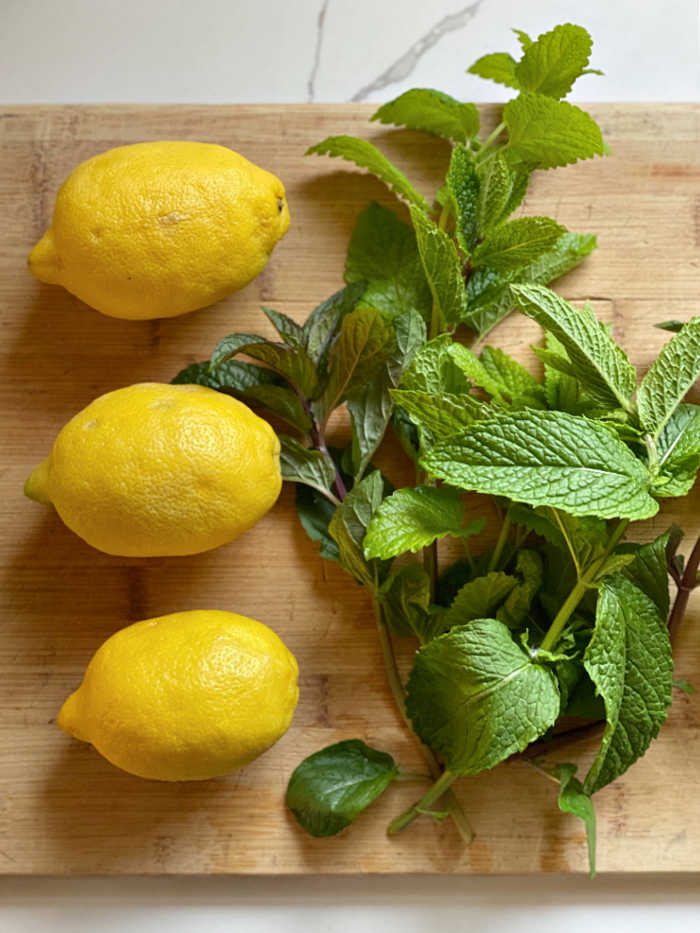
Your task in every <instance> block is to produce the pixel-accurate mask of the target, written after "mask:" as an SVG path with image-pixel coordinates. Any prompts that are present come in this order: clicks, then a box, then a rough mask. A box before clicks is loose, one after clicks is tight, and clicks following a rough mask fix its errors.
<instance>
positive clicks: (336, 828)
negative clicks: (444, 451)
mask: <svg viewBox="0 0 700 933" xmlns="http://www.w3.org/2000/svg"><path fill="white" fill-rule="evenodd" d="M398 773H399V769H398V768H397V767H396V764H395V762H394V759H393V758H392V757H391V755H387V753H386V752H380V751H377V749H376V748H370V747H369V745H365V743H364V742H361V741H360V740H359V739H348V740H346V741H345V742H337V743H336V744H335V745H328V746H327V747H326V748H323V749H321V751H319V752H316V753H315V754H313V755H309V757H308V758H305V759H304V760H303V761H302V763H301V764H300V765H298V766H297V768H296V769H295V770H294V772H293V773H292V776H291V778H290V779H289V784H288V786H287V797H286V803H287V806H288V807H289V809H290V810H291V811H292V813H293V814H294V816H295V817H296V818H297V820H298V821H299V823H300V824H301V826H302V827H303V828H304V829H305V830H306V832H307V833H310V835H312V836H334V835H335V834H336V833H339V832H340V831H341V830H342V829H345V827H346V826H349V825H350V824H351V823H352V822H353V820H354V819H355V818H356V817H357V816H358V815H359V814H360V813H361V812H362V811H363V810H365V809H366V808H367V807H368V806H369V805H370V804H371V803H372V802H373V801H374V800H376V799H377V797H379V795H380V794H381V793H383V792H384V791H385V790H386V788H387V787H388V786H389V784H391V782H392V781H393V780H394V778H395V777H396V775H397V774H398Z"/></svg>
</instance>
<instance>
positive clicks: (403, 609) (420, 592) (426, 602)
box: [381, 564, 433, 644]
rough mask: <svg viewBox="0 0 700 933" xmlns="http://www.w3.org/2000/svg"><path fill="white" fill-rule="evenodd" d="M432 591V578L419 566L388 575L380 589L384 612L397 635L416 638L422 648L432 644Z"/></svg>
mask: <svg viewBox="0 0 700 933" xmlns="http://www.w3.org/2000/svg"><path fill="white" fill-rule="evenodd" d="M430 591H431V586H430V577H429V576H428V574H427V573H426V572H425V570H423V568H422V567H419V566H418V564H407V565H406V566H405V567H400V568H399V569H398V570H395V571H393V572H392V573H390V574H389V576H388V577H387V579H386V580H385V581H384V583H383V584H382V587H381V599H382V610H383V613H384V618H385V620H386V623H387V625H388V626H389V628H390V629H391V631H392V632H393V633H394V634H395V635H398V636H399V637H400V638H411V637H413V638H417V639H418V640H419V641H420V643H421V644H425V643H426V642H427V641H430V639H431V638H432V637H433V634H432V626H431V616H430V612H429V608H430Z"/></svg>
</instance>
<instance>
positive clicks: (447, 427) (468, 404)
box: [391, 389, 489, 447]
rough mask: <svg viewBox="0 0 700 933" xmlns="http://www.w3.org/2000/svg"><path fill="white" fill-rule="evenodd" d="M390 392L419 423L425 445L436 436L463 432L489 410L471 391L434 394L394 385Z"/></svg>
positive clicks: (417, 424) (441, 437)
mask: <svg viewBox="0 0 700 933" xmlns="http://www.w3.org/2000/svg"><path fill="white" fill-rule="evenodd" d="M391 395H392V397H393V399H394V402H395V403H396V404H397V405H399V406H400V407H401V408H402V409H403V410H404V411H405V412H407V413H408V414H409V415H410V417H411V420H412V421H413V423H414V424H415V425H416V426H417V427H418V429H419V431H420V433H421V440H422V446H423V447H429V446H430V445H431V444H432V443H433V442H434V441H436V440H442V439H444V438H446V437H451V436H452V435H454V434H462V433H463V432H464V431H466V430H467V429H468V428H469V426H470V425H472V424H473V423H474V422H475V421H477V420H478V419H480V418H484V417H486V416H487V415H488V411H489V410H488V408H487V407H486V406H485V405H482V404H481V402H477V400H476V399H473V398H472V397H471V396H469V395H461V396H460V395H450V394H449V393H442V394H441V395H431V394H430V393H428V392H416V391H412V390H408V389H395V390H393V391H392V393H391Z"/></svg>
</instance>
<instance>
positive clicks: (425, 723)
mask: <svg viewBox="0 0 700 933" xmlns="http://www.w3.org/2000/svg"><path fill="white" fill-rule="evenodd" d="M406 708H407V710H408V714H409V716H410V717H411V721H412V722H413V726H414V729H415V730H416V733H417V734H418V736H419V737H420V738H421V739H422V740H423V742H425V744H426V745H429V746H430V747H431V748H433V749H434V750H435V751H436V752H438V753H439V754H440V755H441V756H442V757H443V758H444V759H445V762H446V764H447V767H448V768H449V769H450V771H453V772H455V773H456V774H477V773H478V772H479V771H483V770H485V769H487V768H493V767H494V766H495V765H497V764H498V763H499V762H500V761H503V760H504V759H505V758H507V757H508V756H509V755H512V754H515V753H516V752H520V751H522V750H523V749H524V748H526V747H527V746H528V745H529V744H530V742H532V741H534V739H536V738H538V737H539V736H540V735H542V734H543V733H544V732H546V731H547V729H549V728H550V726H552V725H553V723H554V721H555V720H556V718H557V716H558V715H559V691H558V688H557V681H556V678H555V676H554V675H553V674H552V673H551V671H549V670H547V668H545V667H543V666H542V665H539V664H536V663H534V662H533V661H532V660H531V659H530V657H529V656H528V654H526V652H525V651H524V650H523V649H522V648H521V647H520V646H519V645H517V644H516V643H515V642H514V641H513V639H512V637H511V634H510V632H509V631H508V629H507V628H506V627H505V625H503V624H502V623H500V622H497V621H496V620H495V619H477V620H475V621H473V622H469V623H468V624H467V625H461V626H457V627H456V628H453V629H452V630H451V631H449V632H448V633H447V634H446V635H441V636H440V637H439V638H436V639H435V640H434V641H431V642H430V643H429V644H427V645H426V646H425V647H423V648H421V650H420V651H419V652H418V654H417V655H416V659H415V662H414V665H413V670H412V671H411V675H410V677H409V679H408V684H407V698H406Z"/></svg>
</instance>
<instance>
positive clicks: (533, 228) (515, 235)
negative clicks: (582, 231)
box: [471, 217, 567, 272]
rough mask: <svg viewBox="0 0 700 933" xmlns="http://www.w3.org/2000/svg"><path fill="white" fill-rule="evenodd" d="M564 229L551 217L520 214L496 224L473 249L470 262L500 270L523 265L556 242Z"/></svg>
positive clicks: (546, 250)
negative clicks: (515, 217) (517, 216)
mask: <svg viewBox="0 0 700 933" xmlns="http://www.w3.org/2000/svg"><path fill="white" fill-rule="evenodd" d="M566 232H567V231H566V229H565V228H564V227H562V226H561V224H558V223H557V222H556V221H554V220H552V219H551V218H550V217H519V218H517V220H510V221H507V222H506V223H502V224H499V225H498V226H497V227H495V228H494V229H493V230H492V231H491V232H490V233H489V234H488V235H487V237H486V239H485V240H484V241H483V242H482V243H480V244H479V245H478V246H477V248H476V249H475V250H474V255H473V256H472V260H471V262H472V265H473V266H474V267H475V268H476V267H477V266H484V265H485V266H488V267H489V268H490V269H495V270H496V271H497V272H501V271H504V270H507V269H518V268H520V267H521V266H526V265H528V264H529V263H531V262H534V261H535V260H536V259H539V258H540V256H542V255H543V254H544V253H547V252H548V251H549V250H550V249H552V247H553V246H554V245H555V243H556V242H557V240H559V238H560V237H561V236H562V235H563V234H564V233H566Z"/></svg>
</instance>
